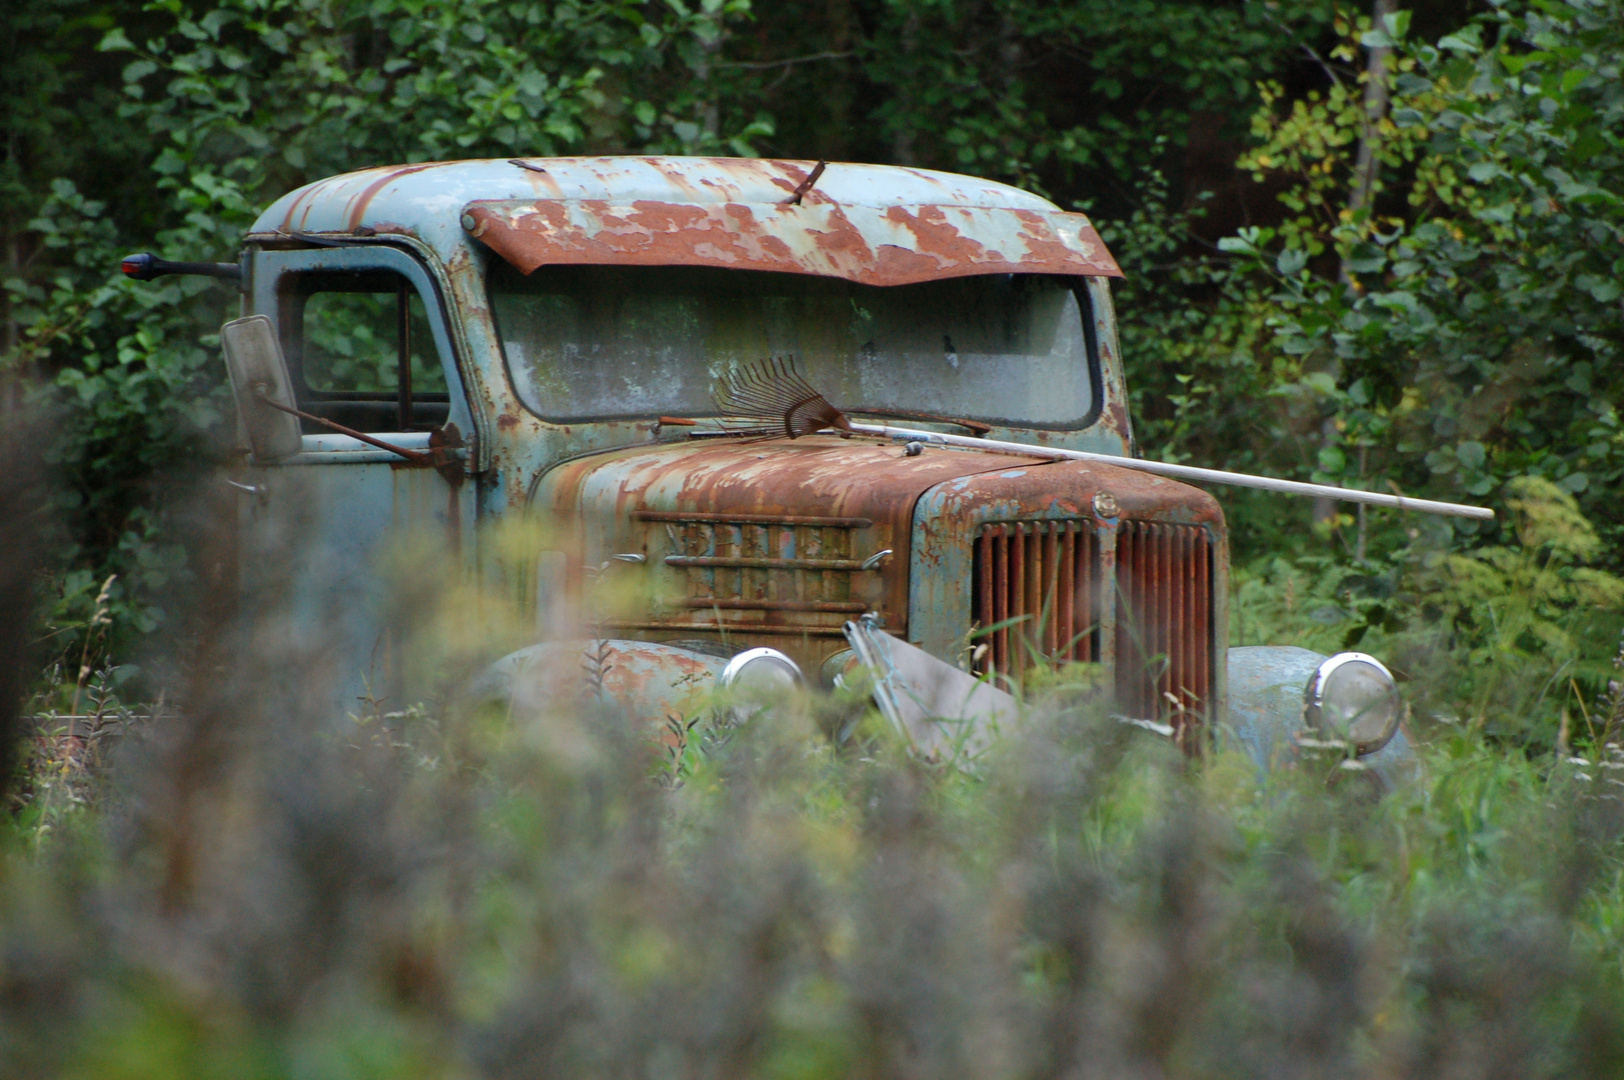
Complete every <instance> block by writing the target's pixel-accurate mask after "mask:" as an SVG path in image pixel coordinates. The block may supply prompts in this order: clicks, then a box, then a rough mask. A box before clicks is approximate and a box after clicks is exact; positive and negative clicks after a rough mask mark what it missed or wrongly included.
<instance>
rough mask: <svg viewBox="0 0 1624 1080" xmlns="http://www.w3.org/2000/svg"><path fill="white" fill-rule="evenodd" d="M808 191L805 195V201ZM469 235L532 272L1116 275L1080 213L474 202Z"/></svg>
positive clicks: (872, 281) (468, 211) (852, 277)
mask: <svg viewBox="0 0 1624 1080" xmlns="http://www.w3.org/2000/svg"><path fill="white" fill-rule="evenodd" d="M816 190H817V189H816V188H814V189H813V192H816ZM463 212H464V215H465V217H466V218H467V220H468V228H469V232H470V234H471V235H473V236H474V237H475V238H477V239H479V240H480V241H482V242H483V243H484V244H485V245H486V246H488V247H490V248H491V249H492V250H493V251H495V252H496V253H497V254H498V255H500V256H501V257H502V258H504V259H506V260H507V261H508V262H509V263H511V264H513V265H514V266H515V267H517V268H518V269H519V270H520V271H521V272H523V273H527V274H528V273H530V272H531V271H532V270H534V269H535V268H536V267H538V266H543V265H598V266H614V265H620V266H714V267H722V268H728V269H738V270H767V271H776V272H780V273H798V274H815V275H820V276H826V277H838V278H844V279H846V280H849V281H856V282H860V283H862V284H867V285H905V284H911V283H914V282H920V281H931V280H939V279H942V278H952V277H963V276H969V275H972V274H997V273H1042V274H1070V275H1091V276H1113V277H1119V276H1121V271H1120V270H1119V269H1118V268H1117V265H1116V263H1115V261H1114V260H1113V259H1112V258H1111V257H1110V254H1109V253H1108V252H1107V251H1106V250H1105V246H1104V244H1103V243H1101V242H1100V241H1099V237H1098V234H1096V233H1095V232H1094V230H1093V228H1092V227H1091V226H1090V225H1088V223H1087V219H1086V218H1084V217H1083V216H1082V215H1080V214H1066V213H1061V212H1058V211H1057V212H1055V213H1049V214H1044V213H1038V212H1035V211H1029V210H1011V209H1007V208H999V207H972V206H951V207H942V206H916V207H900V206H892V207H885V208H879V207H872V206H838V205H835V204H833V203H830V202H827V201H823V202H816V201H814V200H812V198H811V193H809V194H808V197H807V199H806V200H804V201H803V204H802V205H800V206H785V205H781V204H767V203H737V202H730V203H666V202H654V201H648V200H643V201H637V202H633V203H631V204H630V205H617V204H613V203H609V202H606V201H604V200H601V199H598V200H594V199H581V200H545V199H543V200H536V201H524V200H514V201H505V200H504V201H475V202H471V203H469V204H468V205H467V207H466V208H465V209H464V211H463Z"/></svg>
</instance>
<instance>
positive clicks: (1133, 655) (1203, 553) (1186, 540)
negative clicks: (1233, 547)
mask: <svg viewBox="0 0 1624 1080" xmlns="http://www.w3.org/2000/svg"><path fill="white" fill-rule="evenodd" d="M1116 563H1117V592H1118V604H1117V629H1116V652H1117V658H1116V662H1117V679H1116V682H1117V706H1118V708H1120V709H1122V711H1123V712H1125V713H1126V714H1127V715H1129V716H1134V717H1146V718H1149V717H1157V716H1165V715H1167V714H1169V713H1184V712H1192V713H1199V712H1201V711H1202V710H1203V708H1204V706H1205V703H1206V701H1207V700H1208V698H1209V697H1211V695H1212V545H1211V541H1210V540H1209V539H1208V537H1207V531H1206V530H1205V529H1202V528H1200V527H1199V526H1194V525H1161V524H1153V523H1151V522H1145V521H1124V522H1122V524H1121V527H1120V529H1119V531H1118V533H1117V559H1116Z"/></svg>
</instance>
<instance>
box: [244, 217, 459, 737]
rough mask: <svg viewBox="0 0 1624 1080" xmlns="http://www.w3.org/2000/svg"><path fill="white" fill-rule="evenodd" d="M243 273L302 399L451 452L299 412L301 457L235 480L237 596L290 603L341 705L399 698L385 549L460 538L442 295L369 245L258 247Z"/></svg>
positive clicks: (454, 403) (391, 252)
mask: <svg viewBox="0 0 1624 1080" xmlns="http://www.w3.org/2000/svg"><path fill="white" fill-rule="evenodd" d="M252 272H253V278H252V291H251V305H252V313H253V314H263V315H266V316H268V317H269V318H270V319H271V320H272V322H273V324H274V325H275V326H276V328H277V334H278V337H279V339H280V343H281V348H282V352H283V355H284V357H285V359H286V362H287V369H288V376H289V382H290V383H291V387H292V391H293V394H294V396H295V398H296V400H297V403H298V407H299V408H300V409H301V410H303V411H305V412H308V413H311V414H314V415H316V416H320V417H324V418H326V419H328V420H331V421H334V422H336V423H338V424H341V425H343V426H345V427H348V428H352V429H355V430H357V431H360V432H365V433H369V434H372V435H374V436H375V437H376V438H378V439H379V440H381V441H384V442H387V443H389V444H391V445H395V446H400V447H404V448H406V449H408V450H417V451H425V452H426V451H428V450H430V449H431V448H432V447H441V446H449V447H451V448H452V449H451V450H449V451H448V452H446V453H442V454H441V455H440V457H441V458H442V460H443V461H445V463H444V464H442V466H441V467H440V468H432V467H425V466H423V465H421V464H414V463H412V462H409V461H407V460H405V459H403V458H402V457H400V456H399V455H396V454H393V453H391V452H390V451H388V450H382V449H379V448H377V447H375V446H372V445H369V444H368V443H366V442H363V441H361V440H359V439H356V438H354V437H351V436H347V435H341V434H335V433H333V432H332V431H331V430H329V429H327V428H325V427H323V426H321V425H319V424H317V423H314V422H312V421H310V420H302V421H300V424H301V425H302V427H301V432H302V434H301V439H300V443H301V445H300V451H299V453H297V454H294V455H292V456H290V457H286V458H283V459H281V460H279V461H276V462H274V463H265V462H253V463H252V465H251V466H250V468H248V469H247V470H246V474H245V478H244V480H243V481H242V482H240V483H239V484H238V485H237V486H238V488H239V490H240V491H241V494H242V496H243V497H242V500H241V502H242V506H241V511H240V516H239V528H240V533H239V535H240V536H241V537H242V545H241V552H240V556H239V567H240V574H241V578H242V584H243V586H244V587H245V595H248V596H254V595H256V589H257V590H260V592H259V594H258V595H261V596H264V595H268V594H267V593H265V592H264V590H267V589H268V590H276V592H275V593H274V595H277V596H280V597H283V598H285V599H286V600H287V602H288V603H289V605H290V607H291V612H292V615H293V623H294V626H295V628H296V633H298V634H299V635H300V644H301V646H307V647H309V648H310V649H312V650H314V652H313V655H318V656H320V657H321V658H322V660H323V661H324V663H323V664H322V667H324V668H326V669H327V670H325V671H323V672H320V673H313V674H319V675H320V676H321V677H324V678H326V679H328V680H329V681H331V682H333V683H334V684H335V686H334V689H336V690H338V691H339V692H340V693H341V694H342V695H343V697H344V699H345V701H346V707H347V708H349V709H351V710H352V711H354V710H360V709H370V708H374V707H378V706H380V705H381V707H382V708H383V709H390V708H398V707H400V706H401V704H402V703H403V702H402V701H401V695H402V693H403V692H404V686H403V679H402V677H403V674H404V664H403V661H404V658H403V657H402V656H401V655H400V645H401V642H400V639H399V635H398V634H397V633H395V632H393V623H394V622H395V620H393V619H392V617H391V612H390V611H389V609H388V593H389V589H388V587H387V586H388V581H387V580H386V568H385V566H384V565H383V563H384V560H386V559H387V558H388V557H389V556H390V555H391V554H392V553H393V552H395V551H397V550H405V549H408V548H409V549H410V557H411V558H416V559H424V560H435V561H436V568H437V569H438V568H444V567H447V566H448V565H449V564H450V563H458V562H460V561H461V559H462V558H463V557H464V548H465V546H469V545H472V543H473V524H474V505H475V499H474V496H473V492H472V491H471V490H467V489H466V488H465V484H464V480H465V477H466V466H465V464H464V463H465V462H466V460H467V458H466V451H463V450H457V449H456V448H457V447H461V446H465V445H466V444H470V443H471V442H472V435H473V432H472V422H471V416H470V411H469V408H468V402H467V398H466V396H465V394H464V391H463V386H462V379H461V376H460V374H459V371H458V366H457V363H456V357H455V354H454V351H453V347H452V340H453V338H452V334H451V333H450V329H451V327H450V324H449V320H448V319H447V317H446V313H445V307H444V304H443V302H442V299H441V295H440V292H439V290H438V289H437V288H436V284H435V281H434V279H433V277H432V276H431V275H430V274H429V273H428V271H427V270H426V269H425V267H424V266H423V264H422V263H420V262H419V261H418V260H417V259H416V258H414V257H413V256H412V255H410V254H408V253H407V252H405V251H402V250H399V249H397V248H392V247H385V246H382V245H378V244H365V245H356V246H345V247H328V248H319V249H316V250H301V251H270V252H259V253H257V254H256V256H255V259H254V263H253V269H252ZM445 459H449V460H445Z"/></svg>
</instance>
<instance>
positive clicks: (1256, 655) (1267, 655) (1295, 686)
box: [1225, 645, 1417, 788]
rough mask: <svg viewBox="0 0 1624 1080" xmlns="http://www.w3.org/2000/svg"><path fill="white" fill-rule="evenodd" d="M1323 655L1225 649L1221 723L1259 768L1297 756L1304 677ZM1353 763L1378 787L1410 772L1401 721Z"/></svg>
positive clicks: (1287, 649) (1286, 649)
mask: <svg viewBox="0 0 1624 1080" xmlns="http://www.w3.org/2000/svg"><path fill="white" fill-rule="evenodd" d="M1327 659H1329V657H1327V656H1326V655H1325V654H1324V653H1317V652H1314V651H1313V650H1312V649H1300V648H1297V647H1296V646H1294V645H1246V646H1241V647H1238V648H1233V649H1230V650H1229V658H1228V683H1229V711H1228V715H1227V716H1226V717H1225V723H1226V725H1227V727H1228V730H1229V733H1230V735H1231V736H1232V737H1233V738H1234V739H1235V740H1236V741H1237V742H1239V743H1240V744H1241V747H1242V748H1243V749H1244V750H1245V751H1246V754H1247V756H1248V757H1250V758H1251V759H1252V761H1253V763H1254V764H1256V765H1257V766H1258V768H1260V769H1265V770H1267V769H1272V768H1276V767H1278V766H1280V765H1285V764H1290V763H1291V762H1293V761H1295V760H1296V759H1297V757H1298V754H1299V751H1298V748H1297V741H1296V737H1297V735H1298V734H1299V733H1301V732H1302V731H1303V730H1304V721H1303V701H1304V697H1305V694H1306V692H1307V688H1308V681H1309V679H1311V678H1312V677H1313V675H1314V672H1315V671H1316V670H1318V668H1319V666H1320V665H1321V664H1323V663H1324V662H1325V661H1326V660H1327ZM1359 764H1360V765H1362V766H1364V767H1365V768H1366V769H1368V770H1370V771H1371V772H1372V773H1374V774H1375V775H1376V776H1377V777H1378V778H1379V779H1380V780H1381V782H1382V784H1383V786H1384V787H1388V788H1391V787H1393V786H1394V785H1395V784H1396V783H1397V782H1398V781H1399V780H1400V779H1403V778H1405V777H1408V776H1411V775H1414V773H1415V771H1416V769H1417V762H1416V757H1415V750H1414V748H1412V747H1411V746H1410V741H1409V738H1408V737H1407V734H1406V732H1405V730H1404V727H1403V725H1402V724H1401V725H1400V726H1399V729H1398V730H1397V731H1395V732H1394V733H1393V737H1392V738H1391V739H1389V740H1388V742H1387V745H1385V746H1383V747H1382V748H1381V749H1380V750H1377V751H1376V752H1375V753H1373V754H1367V755H1365V756H1364V757H1361V758H1360V759H1359Z"/></svg>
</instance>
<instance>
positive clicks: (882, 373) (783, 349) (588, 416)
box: [490, 260, 1098, 428]
mask: <svg viewBox="0 0 1624 1080" xmlns="http://www.w3.org/2000/svg"><path fill="white" fill-rule="evenodd" d="M490 272H491V278H490V291H491V308H492V310H493V312H494V313H495V317H496V326H497V331H498V333H499V334H500V335H501V339H502V348H503V352H504V354H505V356H506V359H507V365H508V371H509V373H510V374H511V376H512V379H513V385H514V388H515V389H516V390H517V392H518V395H519V399H520V400H521V401H522V402H523V403H524V405H525V406H526V407H527V408H529V409H530V410H531V411H532V412H534V413H536V414H537V415H539V416H541V417H544V418H546V419H548V420H556V421H581V420H605V419H615V418H623V417H643V416H659V415H674V416H705V415H713V414H714V413H715V412H716V406H715V405H714V404H713V402H712V393H713V392H714V390H715V389H716V386H717V381H718V379H719V378H720V377H721V376H722V375H724V374H725V373H726V372H728V371H730V370H732V369H734V368H736V367H738V366H740V365H743V364H751V363H757V362H759V361H762V360H765V359H767V358H769V357H775V356H776V357H789V358H792V359H793V360H794V362H795V364H796V366H797V367H798V368H799V370H800V372H801V374H802V375H803V376H805V378H806V379H807V381H808V382H810V383H811V384H812V385H813V386H815V387H817V388H818V389H819V390H820V391H822V392H823V394H824V396H825V397H827V398H828V399H829V400H830V401H831V402H833V403H834V404H835V405H836V406H838V407H840V408H842V409H845V410H847V411H849V412H854V413H859V414H861V413H864V412H871V413H878V414H883V413H885V412H899V413H904V414H906V413H930V414H935V415H939V416H944V417H964V418H970V419H977V420H985V421H989V422H992V423H998V424H1008V425H1013V426H1020V427H1046V428H1072V427H1079V426H1081V425H1083V424H1085V423H1087V422H1089V421H1090V420H1091V419H1092V416H1093V414H1094V412H1095V402H1096V400H1097V393H1096V386H1095V383H1096V377H1097V369H1098V364H1097V362H1096V360H1095V357H1094V356H1093V355H1092V353H1093V350H1092V349H1091V348H1090V344H1091V338H1092V321H1091V319H1090V318H1085V309H1086V306H1087V302H1088V301H1087V292H1086V290H1084V289H1083V288H1082V282H1081V281H1075V282H1073V281H1072V280H1071V279H1065V278H1051V277H1040V276H1034V275H1022V274H1001V275H996V276H986V277H967V278H954V279H951V280H947V281H933V282H926V283H923V284H919V285H900V286H890V287H880V286H872V285H859V284H856V283H853V282H848V281H842V280H839V279H836V278H822V277H811V276H807V275H799V274H773V273H762V272H758V271H742V270H718V269H713V268H706V267H598V266H544V267H541V268H539V269H537V270H536V271H535V272H533V273H532V274H530V275H529V276H528V277H527V276H524V275H521V274H520V273H519V272H518V271H517V270H514V269H513V268H512V267H511V266H508V265H507V264H505V263H501V262H498V261H496V260H492V264H491V271H490Z"/></svg>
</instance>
